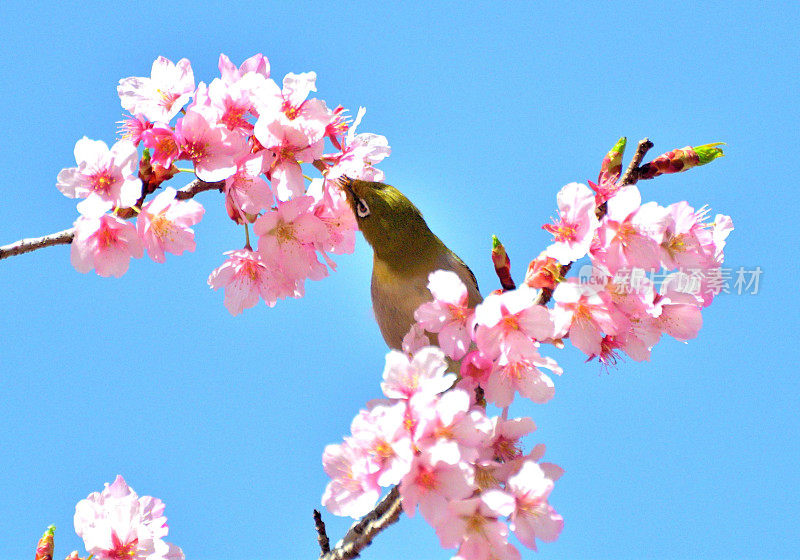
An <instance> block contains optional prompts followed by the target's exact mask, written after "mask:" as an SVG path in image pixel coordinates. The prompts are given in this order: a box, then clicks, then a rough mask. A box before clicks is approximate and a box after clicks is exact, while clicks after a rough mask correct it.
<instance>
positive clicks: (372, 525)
mask: <svg viewBox="0 0 800 560" xmlns="http://www.w3.org/2000/svg"><path fill="white" fill-rule="evenodd" d="M402 511H403V508H402V505H401V502H400V491H399V490H398V488H397V486H395V487H393V488H392V489H391V490H390V491H389V493H388V494H386V496H385V497H384V498H383V499H382V500H381V501H380V503H378V505H377V506H375V509H373V510H372V511H371V512H369V513H368V514H367V515H365V516H364V517H362V518H361V520H360V521H358V522H356V523H354V524H353V526H352V527H350V530H349V531H347V534H346V535H345V536H344V538H343V539H342V540H341V541H339V543H338V544H337V545H336V547H335V548H334V549H333V550H331V551H330V552H328V553H327V554H323V555H322V556H320V560H347V559H350V558H355V557H356V556H358V555H359V553H360V552H361V551H362V550H364V549H365V548H366V547H367V546H369V544H370V543H371V542H372V539H374V538H375V536H376V535H377V534H378V533H380V532H381V531H383V530H384V529H385V528H386V527H388V526H389V525H391V524H393V523H395V522H397V520H398V519H400V513H401V512H402Z"/></svg>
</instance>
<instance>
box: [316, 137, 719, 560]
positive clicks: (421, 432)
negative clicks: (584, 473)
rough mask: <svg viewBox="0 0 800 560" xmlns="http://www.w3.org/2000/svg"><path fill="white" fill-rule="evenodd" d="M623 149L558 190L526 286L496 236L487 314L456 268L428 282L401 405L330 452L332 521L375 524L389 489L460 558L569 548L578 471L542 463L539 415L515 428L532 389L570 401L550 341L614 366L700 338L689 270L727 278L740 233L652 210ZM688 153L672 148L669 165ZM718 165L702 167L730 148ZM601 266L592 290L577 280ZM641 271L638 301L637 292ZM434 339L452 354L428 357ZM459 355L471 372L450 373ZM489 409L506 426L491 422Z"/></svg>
mask: <svg viewBox="0 0 800 560" xmlns="http://www.w3.org/2000/svg"><path fill="white" fill-rule="evenodd" d="M700 148H702V149H703V150H706V151H707V150H711V149H716V148H714V147H713V146H712V147H711V148H708V147H700ZM623 150H624V139H623V140H620V142H618V143H617V145H616V146H615V147H614V149H612V150H611V152H609V154H608V155H607V156H606V158H605V159H604V160H603V164H602V167H601V172H600V177H599V179H598V182H597V183H591V182H590V184H591V185H592V189H593V190H592V189H590V188H589V187H588V186H586V185H583V184H579V183H570V184H568V185H566V186H564V187H563V188H562V189H561V190H560V191H559V193H558V196H557V202H558V208H559V217H558V219H556V220H553V223H551V224H547V225H545V226H543V228H544V229H545V230H546V231H548V232H550V233H551V234H552V235H553V236H554V240H553V243H552V244H551V245H550V246H548V247H547V248H546V249H545V251H543V252H542V254H541V255H540V256H539V257H537V258H536V259H534V260H533V261H532V262H531V263H530V265H529V266H528V270H527V273H526V276H525V280H524V282H523V283H522V284H521V285H520V286H519V287H517V286H516V284H515V282H514V280H513V278H512V277H511V271H510V259H509V257H508V254H507V253H506V251H505V248H504V247H503V246H502V244H501V243H500V242H499V240H497V238H494V243H493V249H492V261H493V264H494V266H495V269H496V271H497V274H498V278H499V279H500V282H501V286H502V287H503V289H501V290H497V291H495V292H492V293H491V294H489V295H488V296H487V297H486V299H484V300H483V301H482V302H481V303H479V304H478V305H477V306H476V307H475V308H474V309H471V308H470V307H469V305H468V297H467V288H466V286H465V285H464V283H463V282H462V281H461V280H460V279H459V277H458V276H457V275H456V274H455V273H454V272H451V271H445V270H438V271H435V272H433V273H431V274H430V275H429V277H428V285H427V287H428V290H429V291H430V294H431V301H429V302H427V303H423V304H422V305H420V307H419V308H418V309H417V310H416V311H415V313H414V318H415V320H416V323H415V324H414V325H413V326H412V328H411V330H410V331H409V332H408V334H407V335H406V337H405V339H404V340H403V351H404V352H398V351H391V352H390V353H389V354H388V355H387V357H386V368H385V370H384V383H383V385H382V388H383V392H384V395H385V396H386V397H387V399H385V400H381V401H375V402H372V403H371V406H370V407H369V408H368V409H367V410H364V411H361V413H359V415H358V416H357V417H356V418H355V419H354V420H353V423H352V425H351V432H352V433H351V435H350V436H348V437H346V438H345V439H344V442H343V443H342V444H338V445H330V446H328V447H327V448H326V450H325V453H324V455H323V465H324V467H325V470H326V472H327V473H328V475H329V476H330V477H331V479H332V480H331V482H330V483H329V484H328V486H327V488H326V491H325V494H324V496H323V504H325V505H326V506H327V507H328V508H329V509H330V510H331V511H332V512H333V513H335V514H338V515H351V516H353V517H358V516H361V515H363V514H365V513H367V511H369V510H370V509H371V508H372V506H373V505H374V503H375V501H376V500H377V499H378V497H379V496H380V487H382V486H390V485H395V484H397V485H399V486H398V488H399V494H400V499H401V502H402V506H403V509H404V511H406V513H408V515H413V514H414V512H415V510H416V507H417V506H419V509H420V512H421V513H422V516H423V517H424V518H425V520H426V521H428V522H429V523H430V524H431V525H432V526H433V527H434V529H435V530H436V533H437V535H438V536H439V539H440V542H441V544H442V546H444V547H446V548H458V553H457V554H456V556H455V557H454V558H457V559H465V560H466V559H469V560H483V559H488V558H519V551H518V550H517V549H516V547H514V546H513V545H512V544H511V543H509V541H508V536H509V528H510V530H511V531H512V532H513V533H514V534H515V535H516V537H517V538H518V540H519V541H520V542H521V543H522V544H523V545H525V546H528V547H530V548H533V549H535V548H536V542H535V541H536V539H537V538H538V539H540V540H543V541H553V540H555V539H556V538H557V537H558V535H559V534H560V532H561V529H562V527H563V519H562V518H561V517H560V516H559V515H558V514H557V513H556V512H555V510H553V508H552V507H551V506H550V504H549V503H548V497H549V495H550V492H551V491H552V489H553V483H554V482H555V481H556V480H557V479H558V478H559V477H560V476H561V474H562V473H563V470H562V469H561V468H560V467H558V466H556V465H554V464H551V463H541V462H539V459H540V458H541V457H542V454H543V452H544V446H543V445H537V446H536V447H535V448H534V449H533V451H532V452H531V453H528V454H527V455H526V454H523V452H522V450H521V446H520V443H519V440H520V438H521V437H522V436H524V435H525V434H527V433H529V432H531V431H532V430H533V429H535V425H534V423H533V420H531V419H530V418H515V419H512V420H508V418H507V417H508V410H509V406H510V405H511V404H512V402H513V401H514V399H515V397H516V395H517V394H519V395H521V396H522V397H523V398H527V399H530V400H532V401H533V402H535V403H539V404H543V403H546V402H548V401H549V400H550V399H551V398H552V397H553V395H554V393H555V387H554V384H553V380H552V379H551V378H550V377H549V376H548V375H547V374H546V373H544V372H543V371H542V369H545V370H548V371H549V372H551V373H555V374H557V375H561V374H562V370H561V368H560V367H559V366H558V364H557V363H556V361H555V360H554V359H552V358H550V357H547V356H542V355H541V354H540V349H541V347H542V345H543V344H550V345H552V346H553V347H554V348H559V349H560V348H563V347H564V343H563V341H564V339H569V340H570V341H571V343H572V344H573V345H574V346H575V347H577V348H578V349H580V350H581V351H583V352H584V353H585V354H587V355H588V356H589V357H590V358H593V357H597V358H598V359H599V360H600V361H601V362H602V363H604V364H608V363H612V362H614V361H615V359H616V352H617V351H624V352H626V353H627V354H628V355H630V356H631V357H632V358H633V359H635V360H645V359H649V356H650V351H651V349H652V348H653V346H654V345H655V344H656V343H657V342H658V341H659V339H660V337H661V335H662V334H664V333H666V334H669V335H671V336H672V337H674V338H676V339H678V340H681V341H686V340H688V339H690V338H694V337H695V336H696V335H697V332H698V330H699V328H700V326H701V324H702V317H701V310H702V308H703V307H705V306H708V305H709V304H710V303H711V300H712V299H713V296H714V295H715V293H716V292H715V291H714V290H699V289H696V288H697V287H696V286H694V288H695V289H692V287H693V284H692V282H690V281H689V278H687V275H686V274H685V273H684V272H683V271H682V269H683V268H692V269H699V270H700V271H701V272H702V271H708V272H711V271H713V270H718V269H719V266H720V265H721V264H722V262H723V258H724V255H723V249H724V246H725V240H726V238H727V236H728V234H729V233H730V231H731V230H732V229H733V225H732V222H731V219H730V218H729V217H727V216H724V215H719V214H718V215H717V216H716V217H715V218H714V221H713V222H712V223H709V222H708V211H707V210H706V209H701V210H699V211H695V210H694V209H693V208H692V207H691V206H689V204H688V203H687V202H678V203H675V204H672V205H670V206H668V207H666V208H664V207H661V206H659V205H658V204H657V203H655V202H649V203H646V204H642V200H641V195H640V192H639V190H638V188H637V187H636V186H635V185H629V184H623V183H621V181H620V175H621V165H620V160H621V157H622V152H623ZM717 150H718V149H717ZM700 151H701V152H702V150H700ZM685 153H686V151H685V150H684V151H675V152H669V153H668V154H666V155H665V156H662V157H661V158H659V160H658V161H661V160H664V159H665V158H666V159H667V160H668V161H671V160H669V158H670V157H672V156H674V157H683V154H685ZM703 154H704V156H703V157H704V158H705V160H700V163H696V165H699V164H702V163H707V162H708V161H711V160H712V159H714V157H719V155H721V152H719V153H717V152H714V153H711V155H709V153H706V152H703ZM660 165H661V166H662V167H665V166H666V167H670V166H667V165H666V164H663V163H662V164H660ZM688 167H691V166H678V165H677V164H675V165H672V166H671V167H670V169H674V170H680V169H683V168H688ZM587 256H588V257H589V259H590V260H591V266H590V267H589V268H590V270H591V278H590V281H589V282H581V281H580V280H579V279H578V278H565V277H564V276H565V274H566V272H567V271H568V270H569V268H570V267H571V266H572V264H574V263H575V262H576V261H579V260H580V259H583V258H585V257H587ZM661 269H664V270H665V273H664V275H663V276H664V279H663V281H662V282H661V284H660V286H656V285H655V282H653V281H652V280H650V279H649V278H648V277H647V274H646V271H647V270H651V271H655V270H661ZM625 275H628V276H625ZM632 276H636V278H637V279H638V280H639V283H638V284H637V287H638V289H637V290H630V289H629V284H628V282H627V281H626V279H627V278H629V277H632ZM653 276H655V275H653ZM704 276H707V277H709V278H711V277H713V274H710V273H709V274H707V275H704ZM550 300H552V303H553V305H552V307H548V306H547V305H546V303H548V302H549V301H550ZM429 336H430V337H432V338H429ZM431 340H435V341H436V342H437V344H438V347H436V346H428V345H429V344H430V341H431ZM447 359H449V360H450V361H449V365H450V366H452V367H455V368H456V371H457V372H458V375H456V373H446V371H447V369H448V362H447V361H446V360H447ZM487 403H489V404H493V405H496V406H497V407H499V408H501V409H502V413H501V415H500V416H495V417H489V416H488V415H487V412H486V409H487ZM504 519H506V520H507V523H506V521H504Z"/></svg>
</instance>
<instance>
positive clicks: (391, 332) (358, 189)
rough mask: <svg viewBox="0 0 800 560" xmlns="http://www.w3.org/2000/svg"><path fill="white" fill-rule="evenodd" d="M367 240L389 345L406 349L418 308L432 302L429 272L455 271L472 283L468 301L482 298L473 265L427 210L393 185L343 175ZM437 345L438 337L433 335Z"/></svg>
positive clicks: (375, 302) (376, 303)
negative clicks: (437, 229)
mask: <svg viewBox="0 0 800 560" xmlns="http://www.w3.org/2000/svg"><path fill="white" fill-rule="evenodd" d="M339 184H340V185H341V188H342V190H343V191H344V192H345V194H346V196H347V201H348V202H349V203H350V206H351V207H352V208H353V213H354V214H355V216H356V221H357V222H358V227H359V229H360V230H361V232H362V233H363V234H364V239H366V240H367V242H368V243H369V244H370V245H371V246H372V250H373V253H374V258H373V263H372V308H373V310H374V312H375V319H376V320H377V322H378V326H379V327H380V330H381V334H382V335H383V338H384V340H385V341H386V344H388V345H389V347H390V348H395V349H398V350H399V349H401V346H402V342H403V337H404V336H405V335H406V333H407V332H408V331H409V329H410V328H411V326H412V325H413V324H414V323H415V321H414V311H415V310H416V309H417V307H419V306H420V305H421V304H422V303H425V302H426V301H431V300H432V299H433V296H432V295H431V293H430V291H429V290H428V275H429V274H430V273H431V272H434V271H436V270H452V271H453V272H455V273H456V274H457V275H458V277H459V278H460V279H461V281H462V282H464V285H465V286H466V287H467V294H468V303H469V306H470V307H473V308H474V307H475V306H476V305H478V304H479V303H480V302H481V301H482V298H481V294H480V292H479V291H478V282H477V281H476V280H475V275H474V274H472V271H471V270H470V269H469V267H468V266H467V265H466V264H464V261H462V260H461V259H460V258H458V255H456V254H455V253H454V252H453V251H451V250H450V249H448V248H447V246H446V245H445V244H444V243H442V241H441V240H440V239H439V238H438V237H436V235H435V234H434V233H433V232H432V231H431V230H430V228H428V224H426V223H425V220H424V219H423V218H422V213H421V212H420V211H419V210H418V209H417V207H416V206H414V204H412V203H411V201H410V200H408V198H406V197H405V196H404V195H403V193H401V192H400V191H399V190H397V189H396V188H394V187H393V186H391V185H386V184H384V183H375V182H370V181H361V180H356V179H349V178H346V177H344V178H342V179H340V180H339ZM429 336H430V338H431V342H432V343H434V344H436V343H437V341H436V335H429Z"/></svg>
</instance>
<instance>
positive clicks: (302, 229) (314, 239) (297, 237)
mask: <svg viewBox="0 0 800 560" xmlns="http://www.w3.org/2000/svg"><path fill="white" fill-rule="evenodd" d="M313 203H314V198H313V197H310V196H301V197H298V198H293V199H292V200H289V201H287V202H279V203H278V206H277V207H276V208H275V209H274V210H270V211H269V212H267V213H265V214H263V215H261V216H260V217H259V218H258V219H257V220H256V223H255V227H254V230H255V232H256V234H258V235H259V240H258V252H259V254H260V255H261V258H263V259H264V260H265V261H268V262H271V263H274V264H275V265H276V266H277V267H279V268H280V269H281V270H282V271H283V272H284V273H285V274H286V276H287V277H288V278H290V279H293V280H302V279H305V278H311V279H313V280H319V279H320V278H323V277H324V276H326V275H327V269H326V268H325V265H323V264H322V263H320V262H319V260H317V256H316V251H315V244H318V243H324V242H325V240H326V237H327V229H326V228H325V224H323V222H322V220H320V219H319V218H318V217H317V216H316V215H314V213H313V210H312V209H311V206H312V204H313Z"/></svg>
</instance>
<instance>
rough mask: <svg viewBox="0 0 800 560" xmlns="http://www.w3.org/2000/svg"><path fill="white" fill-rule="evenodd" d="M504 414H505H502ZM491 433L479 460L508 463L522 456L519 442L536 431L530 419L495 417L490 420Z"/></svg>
mask: <svg viewBox="0 0 800 560" xmlns="http://www.w3.org/2000/svg"><path fill="white" fill-rule="evenodd" d="M504 414H505V413H504ZM490 422H491V426H492V431H491V433H490V435H489V440H488V445H487V446H486V447H485V448H484V449H483V450H482V452H481V459H490V460H495V461H499V462H509V461H511V460H513V459H516V458H517V457H521V456H522V446H521V445H520V442H519V440H520V439H521V438H522V436H525V435H527V434H529V433H530V432H532V431H534V430H535V429H536V424H535V423H534V422H533V420H532V419H531V418H512V419H511V420H508V419H507V418H505V416H495V417H494V418H491V419H490Z"/></svg>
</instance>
